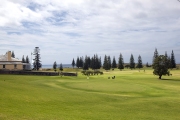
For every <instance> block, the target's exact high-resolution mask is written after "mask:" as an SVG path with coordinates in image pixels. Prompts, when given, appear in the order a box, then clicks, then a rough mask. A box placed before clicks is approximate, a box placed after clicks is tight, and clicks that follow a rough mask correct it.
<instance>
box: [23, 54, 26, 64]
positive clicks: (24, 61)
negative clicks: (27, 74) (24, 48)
mask: <svg viewBox="0 0 180 120" xmlns="http://www.w3.org/2000/svg"><path fill="white" fill-rule="evenodd" d="M22 63H26V60H25V59H24V55H23V57H22Z"/></svg>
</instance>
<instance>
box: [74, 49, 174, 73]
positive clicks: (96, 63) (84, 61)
mask: <svg viewBox="0 0 180 120" xmlns="http://www.w3.org/2000/svg"><path fill="white" fill-rule="evenodd" d="M158 56H159V55H158V51H157V49H155V52H154V56H153V61H152V66H153V64H154V61H155V59H156V58H157V57H158ZM164 56H165V57H166V59H167V61H168V62H167V63H166V64H168V68H171V69H173V68H176V62H175V56H174V52H173V50H172V53H171V56H168V55H167V52H165V55H164ZM152 66H151V65H149V64H148V62H147V63H146V67H152ZM72 67H73V68H74V67H77V68H82V69H83V70H88V69H90V68H91V69H93V70H96V69H100V68H101V67H102V68H103V69H105V70H110V69H115V68H118V69H120V70H122V69H124V68H125V67H126V68H130V69H135V68H139V69H140V68H143V62H142V57H141V55H139V56H138V59H137V63H135V59H134V56H133V54H131V55H130V59H129V64H126V65H125V63H124V59H123V55H122V54H121V53H120V55H119V58H118V62H116V59H115V57H113V59H112V61H111V57H110V56H108V55H105V56H104V61H103V64H102V63H101V57H99V56H98V55H97V54H94V56H93V57H90V56H87V55H86V56H85V57H83V56H82V57H77V59H76V61H75V59H74V58H73V60H72Z"/></svg>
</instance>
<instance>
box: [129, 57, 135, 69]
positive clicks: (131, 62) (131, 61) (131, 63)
mask: <svg viewBox="0 0 180 120" xmlns="http://www.w3.org/2000/svg"><path fill="white" fill-rule="evenodd" d="M129 65H130V68H131V69H134V68H135V62H134V57H133V54H131V57H130V62H129Z"/></svg>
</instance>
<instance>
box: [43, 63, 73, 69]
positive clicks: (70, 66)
mask: <svg viewBox="0 0 180 120" xmlns="http://www.w3.org/2000/svg"><path fill="white" fill-rule="evenodd" d="M62 66H63V68H72V65H71V64H62ZM42 68H53V65H42ZM57 68H59V65H57Z"/></svg>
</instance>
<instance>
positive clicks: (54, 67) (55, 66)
mask: <svg viewBox="0 0 180 120" xmlns="http://www.w3.org/2000/svg"><path fill="white" fill-rule="evenodd" d="M56 68H57V63H56V61H55V62H54V64H53V69H54V71H55V72H56Z"/></svg>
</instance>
